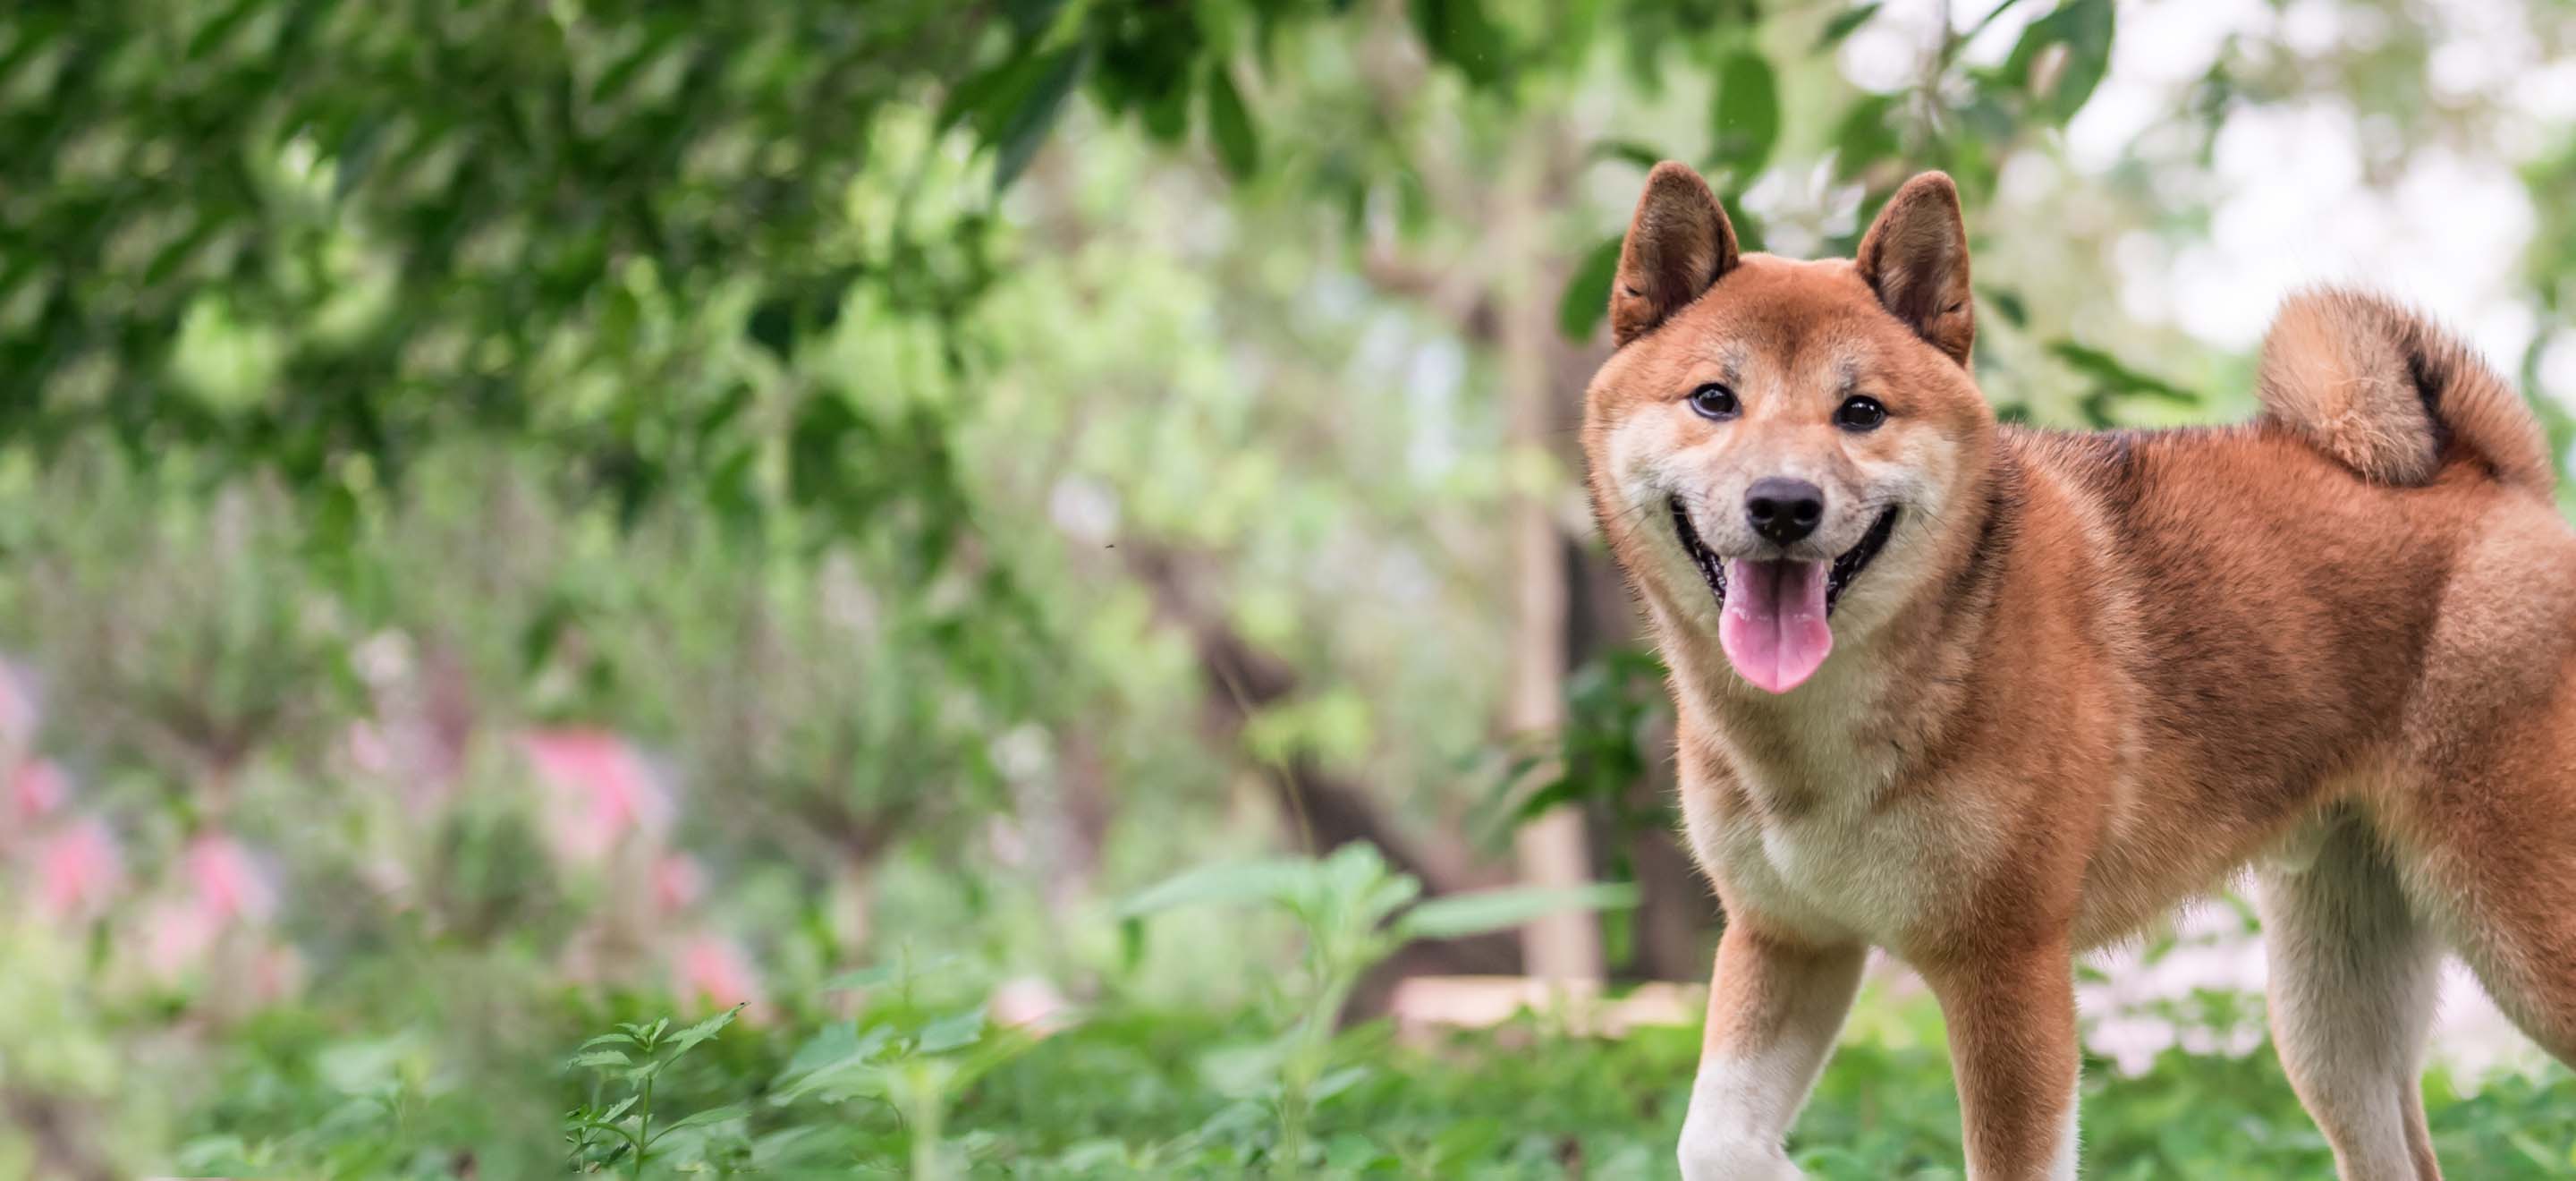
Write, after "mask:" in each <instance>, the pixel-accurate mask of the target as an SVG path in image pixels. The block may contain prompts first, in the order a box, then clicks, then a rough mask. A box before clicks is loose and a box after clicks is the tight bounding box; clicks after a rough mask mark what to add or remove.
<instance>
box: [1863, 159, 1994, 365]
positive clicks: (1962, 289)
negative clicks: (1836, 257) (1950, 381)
mask: <svg viewBox="0 0 2576 1181" xmlns="http://www.w3.org/2000/svg"><path fill="white" fill-rule="evenodd" d="M1853 261H1854V262H1856V263H1858V264H1860V277H1861V279H1862V280H1863V281H1865V282H1867V283H1868V284H1869V289H1870V290H1872V291H1875V292H1877V293H1878V302H1879V303H1880V304H1881V305H1883V306H1885V307H1886V308H1887V310H1888V311H1889V312H1891V313H1894V314H1895V316H1896V318H1897V319H1899V320H1903V321H1904V322H1905V326H1906V327H1908V328H1912V329H1913V330H1914V332H1915V335H1917V336H1920V337H1922V338H1923V339H1925V340H1928V341H1931V342H1932V346H1933V347H1934V348H1937V349H1940V350H1941V351H1942V352H1945V353H1948V354H1950V359H1951V360H1953V361H1957V362H1958V363H1960V364H1961V365H1965V364H1967V363H1968V346H1969V345H1970V344H1971V343H1973V342H1974V341H1975V340H1976V338H1977V312H1976V301H1975V300H1974V299H1973V298H1971V297H1970V295H1969V293H1968V228H1967V226H1966V225H1965V224H1964V223H1963V222H1961V221H1960V220H1959V190H1958V188H1957V187H1956V186H1954V185H1952V184H1951V183H1950V177H1949V176H1948V174H1946V173H1939V172H1926V173H1924V174H1922V175H1921V176H1917V177H1915V178H1914V179H1912V180H1909V181H1907V182H1905V187H1904V188H1901V189H1898V190H1896V195H1895V196H1893V197H1890V198H1888V199H1887V208H1885V209H1882V210H1879V212H1878V220H1877V221H1874V222H1871V223H1870V226H1869V233H1867V234H1865V235H1863V236H1862V237H1861V240H1860V257H1859V258H1857V259H1854V260H1853Z"/></svg>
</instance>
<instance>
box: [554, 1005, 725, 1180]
mask: <svg viewBox="0 0 2576 1181" xmlns="http://www.w3.org/2000/svg"><path fill="white" fill-rule="evenodd" d="M741 1012H742V1006H740V1005H736V1006H734V1007H732V1008H730V1009H727V1010H725V1011H724V1012H721V1013H718V1014H716V1015H715V1016H713V1017H709V1018H707V1019H706V1020H704V1021H701V1022H698V1023H697V1024H695V1025H692V1026H689V1027H688V1028H686V1029H682V1030H679V1031H678V1032H672V1031H671V1019H670V1018H668V1017H664V1018H660V1019H658V1020H656V1021H654V1022H653V1023H652V1024H650V1025H645V1024H641V1023H635V1022H625V1023H620V1024H619V1025H618V1027H617V1030H616V1032H614V1033H603V1034H601V1035H599V1036H598V1037H594V1038H592V1039H590V1040H589V1041H586V1042H583V1043H582V1044H581V1047H580V1049H578V1050H576V1051H575V1052H574V1053H573V1056H572V1058H571V1060H570V1061H568V1062H567V1063H565V1065H566V1066H567V1067H568V1068H571V1069H576V1070H590V1071H594V1072H596V1073H597V1080H596V1084H597V1085H596V1086H595V1088H594V1095H593V1098H592V1100H591V1102H590V1103H588V1104H585V1105H583V1106H581V1107H576V1108H574V1109H573V1110H572V1111H570V1112H567V1113H566V1114H565V1115H564V1140H565V1141H566V1142H567V1143H569V1144H571V1145H572V1154H571V1163H572V1166H573V1167H574V1168H575V1169H577V1170H579V1171H581V1172H585V1173H596V1172H601V1171H603V1170H606V1169H611V1168H614V1167H616V1166H617V1165H618V1164H619V1163H620V1162H624V1163H625V1164H626V1165H627V1168H628V1170H629V1175H630V1176H634V1177H642V1176H643V1175H644V1166H645V1165H646V1163H648V1162H649V1161H650V1160H651V1159H652V1154H653V1148H654V1146H655V1145H658V1144H660V1143H662V1141H663V1140H664V1139H666V1138H668V1137H669V1136H671V1135H672V1134H674V1133H678V1132H682V1131H686V1130H689V1129H693V1128H707V1127H712V1126H714V1125H717V1124H721V1123H725V1122H727V1121H729V1120H736V1119H741V1118H742V1117H743V1115H744V1113H745V1107H744V1105H743V1104H740V1103H728V1104H725V1105H723V1106H721V1107H710V1108H706V1109H703V1110H700V1111H696V1112H692V1113H690V1114H689V1115H686V1116H682V1117H681V1118H679V1119H676V1120H673V1121H671V1122H669V1123H666V1124H664V1125H662V1126H661V1127H659V1128H656V1127H654V1126H653V1117H654V1114H655V1113H654V1110H653V1084H654V1083H655V1081H657V1080H659V1079H660V1078H661V1076H662V1073H663V1072H664V1071H667V1070H669V1069H670V1068H671V1064H672V1063H675V1062H678V1061H679V1060H680V1059H682V1058H684V1057H687V1056H688V1053H689V1051H691V1050H694V1049H696V1048H698V1047H699V1046H700V1045H703V1044H705V1043H706V1042H707V1041H709V1040H711V1039H713V1038H714V1037H715V1036H716V1034H718V1033H719V1032H722V1031H723V1029H724V1027H725V1026H727V1025H731V1024H733V1019H734V1017H735V1016H737V1015H738V1014H740V1013H741ZM612 1079H615V1080H618V1081H621V1082H623V1083H625V1084H626V1085H627V1087H628V1088H629V1091H628V1094H627V1095H626V1097H625V1098H623V1099H620V1100H618V1101H617V1102H616V1103H615V1104H614V1105H611V1106H608V1107H601V1106H599V1105H600V1104H601V1103H604V1102H606V1097H605V1096H604V1095H599V1094H598V1093H597V1091H598V1090H600V1089H604V1088H605V1086H606V1084H607V1083H608V1082H609V1081H610V1080H612Z"/></svg>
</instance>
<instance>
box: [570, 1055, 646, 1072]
mask: <svg viewBox="0 0 2576 1181" xmlns="http://www.w3.org/2000/svg"><path fill="white" fill-rule="evenodd" d="M634 1062H635V1060H634V1059H632V1058H629V1057H627V1056H626V1052H625V1051H623V1050H592V1051H590V1052H588V1053H583V1054H575V1055H573V1056H572V1057H571V1058H569V1059H566V1060H565V1061H564V1068H565V1069H567V1070H573V1069H579V1068H582V1067H591V1068H599V1067H607V1066H631V1065H633V1064H634Z"/></svg>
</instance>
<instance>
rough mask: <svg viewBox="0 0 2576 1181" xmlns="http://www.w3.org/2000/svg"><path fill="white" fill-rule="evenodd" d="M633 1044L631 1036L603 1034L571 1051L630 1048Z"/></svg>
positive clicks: (633, 1038) (633, 1037)
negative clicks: (605, 1047)
mask: <svg viewBox="0 0 2576 1181" xmlns="http://www.w3.org/2000/svg"><path fill="white" fill-rule="evenodd" d="M634 1044H635V1036H634V1035H633V1034H626V1033H603V1034H601V1035H599V1036H598V1037H595V1038H592V1039H590V1040H589V1041H586V1042H583V1043H582V1044H580V1045H578V1046H574V1047H573V1051H574V1052H575V1053H579V1052H580V1051H583V1050H587V1049H590V1048H591V1047H593V1046H631V1045H634Z"/></svg>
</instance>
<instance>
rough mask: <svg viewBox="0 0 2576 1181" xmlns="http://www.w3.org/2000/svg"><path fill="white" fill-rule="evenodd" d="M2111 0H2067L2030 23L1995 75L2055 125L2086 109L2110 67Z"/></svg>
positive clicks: (2112, 19)
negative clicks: (2028, 100)
mask: <svg viewBox="0 0 2576 1181" xmlns="http://www.w3.org/2000/svg"><path fill="white" fill-rule="evenodd" d="M2113 23H2114V17H2113V13H2112V7H2111V0H2069V2H2068V3H2066V4H2061V5H2059V6H2058V8H2057V10H2056V11H2054V12H2051V13H2049V14H2048V15H2047V16H2044V17H2041V18H2039V19H2038V20H2035V21H2032V22H2031V23H2030V27H2029V28H2027V29H2024V30H2022V34H2021V40H2020V41H2018V42H2015V43H2014V44H2013V51H2012V56H2010V57H2008V58H2005V59H2004V64H2003V66H2002V67H2001V68H2000V69H1999V70H1998V75H1999V76H2000V77H2001V78H2002V79H2003V80H2004V81H2006V82H2008V83H2009V84H2011V85H2013V86H2015V87H2017V88H2019V89H2020V90H2022V91H2023V92H2024V93H2025V94H2028V95H2029V96H2030V98H2031V101H2032V104H2033V106H2034V107H2035V109H2037V110H2038V111H2039V112H2040V113H2041V114H2043V115H2046V116H2047V117H2048V119H2049V120H2050V121H2051V122H2053V123H2064V122H2066V121H2067V120H2069V119H2072V118H2074V117H2075V112H2077V111H2079V110H2082V109H2083V108H2084V102H2085V100H2086V99H2089V98H2091V97H2093V89H2094V87H2097V86H2099V85H2101V84H2102V76H2103V75H2104V74H2106V73H2108V72H2109V71H2110V68H2111V36H2112V30H2113Z"/></svg>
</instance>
